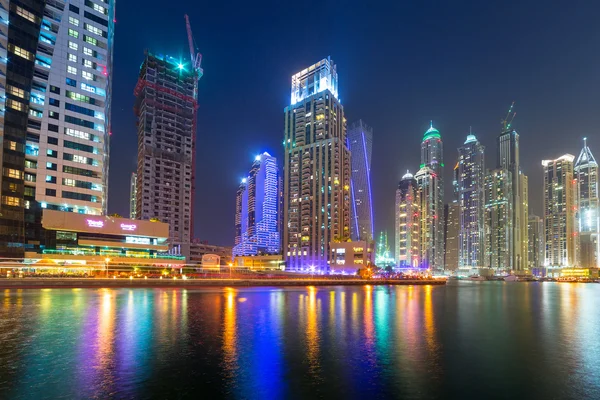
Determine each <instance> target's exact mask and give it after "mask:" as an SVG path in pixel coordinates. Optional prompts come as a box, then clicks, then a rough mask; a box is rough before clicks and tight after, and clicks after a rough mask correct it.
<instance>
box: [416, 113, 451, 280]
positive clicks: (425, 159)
mask: <svg viewBox="0 0 600 400" xmlns="http://www.w3.org/2000/svg"><path fill="white" fill-rule="evenodd" d="M443 168H444V159H443V143H442V139H441V136H440V132H439V131H438V130H437V129H435V128H434V127H433V124H431V125H430V127H429V129H428V130H427V131H426V132H425V135H424V136H423V141H422V142H421V169H420V170H419V171H418V172H417V174H416V175H415V178H416V179H417V184H418V185H419V187H420V191H421V215H422V217H421V220H422V221H423V225H422V229H421V248H422V253H423V254H422V264H424V265H427V267H428V268H433V269H443V268H444V214H443V213H444V178H443Z"/></svg>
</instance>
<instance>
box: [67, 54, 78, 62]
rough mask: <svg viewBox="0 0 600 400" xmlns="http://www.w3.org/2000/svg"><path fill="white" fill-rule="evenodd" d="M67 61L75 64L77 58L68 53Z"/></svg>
mask: <svg viewBox="0 0 600 400" xmlns="http://www.w3.org/2000/svg"><path fill="white" fill-rule="evenodd" d="M69 61H71V62H77V56H76V55H75V54H71V53H69Z"/></svg>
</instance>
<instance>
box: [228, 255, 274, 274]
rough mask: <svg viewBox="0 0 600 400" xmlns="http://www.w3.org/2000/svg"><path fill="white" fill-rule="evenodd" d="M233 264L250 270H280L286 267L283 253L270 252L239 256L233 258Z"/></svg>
mask: <svg viewBox="0 0 600 400" xmlns="http://www.w3.org/2000/svg"><path fill="white" fill-rule="evenodd" d="M233 266H234V267H235V268H240V269H249V270H280V271H283V270H284V269H285V263H284V261H283V256H282V255H276V254H273V255H271V254H269V255H261V256H238V257H236V258H235V259H234V260H233Z"/></svg>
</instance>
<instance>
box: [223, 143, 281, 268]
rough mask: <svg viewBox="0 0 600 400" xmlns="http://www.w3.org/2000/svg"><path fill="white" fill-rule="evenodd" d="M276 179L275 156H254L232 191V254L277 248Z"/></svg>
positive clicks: (252, 252) (247, 254) (268, 252)
mask: <svg viewBox="0 0 600 400" xmlns="http://www.w3.org/2000/svg"><path fill="white" fill-rule="evenodd" d="M278 183H279V172H278V169H277V160H276V159H275V157H272V156H271V155H270V154H269V153H263V154H261V155H259V156H256V159H255V160H254V163H253V164H252V168H251V169H250V173H249V174H248V177H247V178H244V179H242V183H241V184H240V187H239V188H238V191H237V194H236V202H235V208H236V215H235V247H234V248H233V255H234V256H253V255H259V254H276V253H278V252H279V250H280V243H279V220H278V207H279V190H278Z"/></svg>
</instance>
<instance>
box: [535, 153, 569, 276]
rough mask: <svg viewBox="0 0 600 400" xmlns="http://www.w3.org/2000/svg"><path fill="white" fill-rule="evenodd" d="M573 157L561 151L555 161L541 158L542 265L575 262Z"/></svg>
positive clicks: (560, 265) (549, 265) (556, 265)
mask: <svg viewBox="0 0 600 400" xmlns="http://www.w3.org/2000/svg"><path fill="white" fill-rule="evenodd" d="M574 160H575V157H574V156H572V155H571V154H565V155H563V156H562V157H559V158H557V159H556V160H544V161H542V166H543V167H544V231H545V237H546V238H545V239H546V257H545V266H546V267H554V268H556V267H573V266H577V264H578V257H577V256H578V255H577V250H578V243H577V241H578V236H577V214H576V208H577V205H576V200H577V196H576V192H577V181H576V180H575V179H574V171H573V167H574V165H573V161H574Z"/></svg>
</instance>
